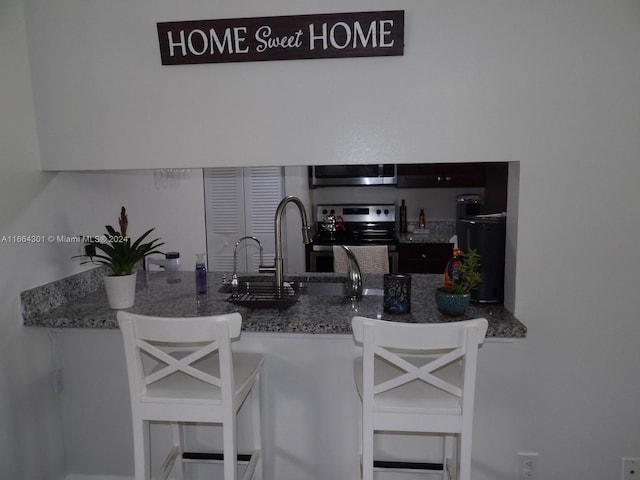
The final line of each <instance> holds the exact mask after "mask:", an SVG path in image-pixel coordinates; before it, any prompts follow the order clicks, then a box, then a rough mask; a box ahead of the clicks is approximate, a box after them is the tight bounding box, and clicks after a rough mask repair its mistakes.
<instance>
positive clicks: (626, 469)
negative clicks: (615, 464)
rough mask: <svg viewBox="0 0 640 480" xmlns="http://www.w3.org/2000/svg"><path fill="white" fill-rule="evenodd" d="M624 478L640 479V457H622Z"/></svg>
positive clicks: (626, 479)
mask: <svg viewBox="0 0 640 480" xmlns="http://www.w3.org/2000/svg"><path fill="white" fill-rule="evenodd" d="M622 480H640V458H628V457H626V458H623V459H622Z"/></svg>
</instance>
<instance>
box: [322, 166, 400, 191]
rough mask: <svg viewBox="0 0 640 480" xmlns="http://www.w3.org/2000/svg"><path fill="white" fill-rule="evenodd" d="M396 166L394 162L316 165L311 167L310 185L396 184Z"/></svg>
mask: <svg viewBox="0 0 640 480" xmlns="http://www.w3.org/2000/svg"><path fill="white" fill-rule="evenodd" d="M396 183H398V175H397V170H396V166H395V165H394V164H392V163H384V164H376V165H374V164H369V165H315V166H311V167H309V186H310V187H312V188H314V187H332V186H342V185H395V184H396Z"/></svg>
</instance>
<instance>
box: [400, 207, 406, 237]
mask: <svg viewBox="0 0 640 480" xmlns="http://www.w3.org/2000/svg"><path fill="white" fill-rule="evenodd" d="M406 231H407V206H406V205H405V204H404V200H402V205H400V232H401V233H405V232H406Z"/></svg>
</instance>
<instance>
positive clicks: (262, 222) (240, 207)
mask: <svg viewBox="0 0 640 480" xmlns="http://www.w3.org/2000/svg"><path fill="white" fill-rule="evenodd" d="M204 190H205V217H206V222H207V225H206V229H207V258H208V268H209V269H211V270H212V269H215V270H220V271H232V270H233V249H234V246H235V244H236V242H237V241H238V240H239V239H240V238H242V237H244V236H246V235H253V236H255V237H256V238H258V239H259V240H260V242H262V245H263V248H264V260H265V263H266V264H272V263H273V258H274V257H275V241H274V215H275V211H276V208H277V206H278V203H279V202H280V200H282V196H283V191H284V182H283V175H282V168H281V167H250V168H208V169H204ZM237 261H238V272H257V271H258V265H259V263H260V255H259V249H258V247H257V245H256V243H255V242H253V241H251V240H250V241H248V242H246V241H245V242H243V243H242V244H241V245H240V246H239V247H238V259H237Z"/></svg>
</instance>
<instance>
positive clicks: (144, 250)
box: [74, 207, 164, 309]
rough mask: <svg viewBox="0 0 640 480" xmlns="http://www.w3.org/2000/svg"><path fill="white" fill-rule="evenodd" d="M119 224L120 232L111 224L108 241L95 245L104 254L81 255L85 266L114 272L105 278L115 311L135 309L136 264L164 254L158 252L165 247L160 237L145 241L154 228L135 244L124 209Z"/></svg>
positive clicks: (108, 226) (107, 234)
mask: <svg viewBox="0 0 640 480" xmlns="http://www.w3.org/2000/svg"><path fill="white" fill-rule="evenodd" d="M118 224H119V226H120V231H117V230H116V229H115V228H113V227H112V226H111V225H106V226H105V228H106V230H107V233H106V235H104V236H103V237H104V238H103V240H104V241H99V242H95V243H93V244H92V246H93V247H94V248H95V250H96V251H100V253H94V252H91V254H87V255H78V257H81V258H85V260H84V261H83V262H81V264H85V263H94V264H101V265H104V266H106V267H108V268H109V270H111V273H110V274H109V275H107V276H105V277H104V284H105V289H106V291H107V298H108V300H109V306H110V307H111V308H114V309H120V308H129V307H132V306H133V304H134V301H135V286H136V273H137V272H136V265H137V264H138V263H139V262H140V261H141V260H143V259H144V257H145V256H146V255H149V254H152V253H162V252H160V251H159V250H158V247H160V246H161V245H164V242H161V241H160V239H159V238H155V239H153V240H150V241H146V242H145V240H146V239H147V237H148V236H149V235H150V234H151V232H152V231H153V230H154V229H153V228H151V229H149V230H147V231H146V232H144V233H143V234H142V235H141V236H140V237H138V239H137V240H135V241H133V242H132V241H131V238H130V237H129V236H128V235H127V229H128V226H129V219H128V217H127V212H126V209H125V208H124V207H122V209H121V210H120V217H119V218H118ZM74 258H75V257H74Z"/></svg>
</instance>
